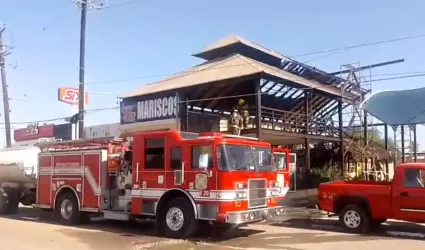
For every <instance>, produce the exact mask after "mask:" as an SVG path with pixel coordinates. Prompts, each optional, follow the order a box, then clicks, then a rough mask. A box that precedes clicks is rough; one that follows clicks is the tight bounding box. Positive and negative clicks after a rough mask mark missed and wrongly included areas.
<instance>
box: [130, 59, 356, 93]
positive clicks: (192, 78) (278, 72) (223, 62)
mask: <svg viewBox="0 0 425 250" xmlns="http://www.w3.org/2000/svg"><path fill="white" fill-rule="evenodd" d="M260 73H263V74H266V75H269V76H273V77H277V78H279V79H282V80H288V81H290V82H293V83H295V84H298V85H300V86H301V88H303V87H304V88H312V89H318V90H321V91H324V92H327V93H330V94H333V95H336V96H341V95H342V94H341V89H338V88H336V87H334V86H326V85H323V84H321V83H320V82H318V81H316V80H314V79H306V78H303V77H301V76H298V75H296V74H293V73H290V72H288V71H285V70H282V69H280V68H278V67H274V66H271V65H267V64H265V63H262V62H259V61H256V60H254V59H251V58H248V57H246V56H243V55H240V54H236V55H230V56H227V57H224V58H220V59H215V60H211V61H207V62H205V63H202V64H199V65H197V66H195V67H192V68H190V69H188V70H185V71H182V72H180V73H177V74H175V75H173V76H171V77H169V78H166V79H164V80H161V81H158V82H154V83H151V84H147V85H144V86H143V87H141V88H140V89H138V90H136V91H134V92H132V93H129V94H127V95H123V96H122V97H123V98H126V97H132V96H139V95H146V94H152V93H157V92H162V91H167V90H177V89H181V88H185V87H190V86H196V85H201V84H206V83H210V82H215V81H222V80H228V79H233V78H239V77H243V76H250V75H256V74H260ZM346 94H347V95H348V94H349V93H346Z"/></svg>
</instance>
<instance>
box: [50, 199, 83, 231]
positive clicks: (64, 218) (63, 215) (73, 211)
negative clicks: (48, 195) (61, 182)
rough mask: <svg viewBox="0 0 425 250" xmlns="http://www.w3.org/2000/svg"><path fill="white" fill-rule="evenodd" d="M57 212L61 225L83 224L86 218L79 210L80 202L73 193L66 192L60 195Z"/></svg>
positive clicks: (56, 207)
mask: <svg viewBox="0 0 425 250" xmlns="http://www.w3.org/2000/svg"><path fill="white" fill-rule="evenodd" d="M55 212H56V214H57V216H58V219H59V221H60V223H61V224H64V225H78V224H81V223H82V222H83V219H84V216H83V215H82V213H81V212H80V210H79V208H78V201H77V198H76V197H75V195H74V194H73V193H71V192H65V193H62V194H60V195H59V197H58V199H57V202H56V206H55Z"/></svg>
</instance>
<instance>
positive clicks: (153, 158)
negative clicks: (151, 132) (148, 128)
mask: <svg viewBox="0 0 425 250" xmlns="http://www.w3.org/2000/svg"><path fill="white" fill-rule="evenodd" d="M164 153H165V139H164V138H155V139H145V168H146V169H163V168H164Z"/></svg>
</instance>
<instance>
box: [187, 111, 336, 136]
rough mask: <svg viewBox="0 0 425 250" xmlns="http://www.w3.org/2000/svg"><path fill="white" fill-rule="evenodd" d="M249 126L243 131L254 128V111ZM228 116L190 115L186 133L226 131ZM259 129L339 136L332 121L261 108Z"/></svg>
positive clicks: (216, 114)
mask: <svg viewBox="0 0 425 250" xmlns="http://www.w3.org/2000/svg"><path fill="white" fill-rule="evenodd" d="M249 114H250V118H249V124H248V126H247V127H244V128H242V131H243V130H244V129H254V128H256V118H255V114H256V112H255V110H254V109H250V110H249ZM230 117H231V115H230V114H218V113H215V114H195V113H191V114H190V116H189V120H188V128H189V129H188V131H191V132H206V131H220V132H226V131H228V127H229V124H230ZM261 128H262V129H270V130H277V131H284V132H291V133H306V131H308V134H312V135H321V136H337V135H339V129H338V124H337V123H336V122H335V121H333V120H332V119H321V118H317V117H313V116H307V115H306V114H302V113H294V112H290V111H284V110H278V109H272V108H267V107H262V108H261Z"/></svg>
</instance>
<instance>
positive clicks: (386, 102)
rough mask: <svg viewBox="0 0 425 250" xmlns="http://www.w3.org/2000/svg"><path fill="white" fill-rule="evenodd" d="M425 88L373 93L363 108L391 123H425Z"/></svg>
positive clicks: (363, 104)
mask: <svg viewBox="0 0 425 250" xmlns="http://www.w3.org/2000/svg"><path fill="white" fill-rule="evenodd" d="M424 96H425V88H419V89H409V90H394V91H381V92H376V93H374V94H372V95H371V96H370V97H369V98H367V99H366V100H365V101H364V102H363V103H362V105H361V106H362V108H363V109H364V110H366V111H367V112H369V113H370V114H372V115H374V116H376V117H377V118H378V119H380V120H381V121H383V122H385V123H387V124H389V125H408V124H423V123H425V102H424Z"/></svg>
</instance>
